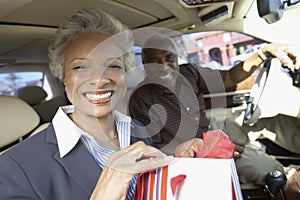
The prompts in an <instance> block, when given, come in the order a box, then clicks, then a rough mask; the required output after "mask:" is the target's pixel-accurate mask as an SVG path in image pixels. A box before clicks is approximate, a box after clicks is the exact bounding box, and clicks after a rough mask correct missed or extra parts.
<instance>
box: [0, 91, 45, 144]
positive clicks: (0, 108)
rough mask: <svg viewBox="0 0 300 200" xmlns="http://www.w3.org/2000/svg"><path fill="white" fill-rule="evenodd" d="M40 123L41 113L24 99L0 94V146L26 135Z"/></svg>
mask: <svg viewBox="0 0 300 200" xmlns="http://www.w3.org/2000/svg"><path fill="white" fill-rule="evenodd" d="M39 123H40V117H39V115H38V114H37V112H36V111H35V110H34V109H33V108H32V107H31V106H30V105H28V103H26V102H25V101H24V100H22V99H19V98H17V97H13V96H6V95H0V148H2V147H5V146H7V145H10V144H11V143H13V142H15V141H18V139H19V138H22V137H24V136H26V135H27V134H29V133H30V132H31V131H33V130H34V129H35V128H36V127H37V126H38V125H39Z"/></svg>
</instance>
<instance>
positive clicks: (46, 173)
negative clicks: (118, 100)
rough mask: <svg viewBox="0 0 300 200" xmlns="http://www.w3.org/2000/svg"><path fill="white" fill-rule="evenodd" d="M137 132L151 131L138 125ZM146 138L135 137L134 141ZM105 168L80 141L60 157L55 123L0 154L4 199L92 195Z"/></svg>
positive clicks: (56, 199)
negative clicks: (99, 164)
mask: <svg viewBox="0 0 300 200" xmlns="http://www.w3.org/2000/svg"><path fill="white" fill-rule="evenodd" d="M131 131H132V133H133V135H136V134H137V133H140V134H147V133H146V132H145V129H144V128H142V127H139V126H136V125H133V126H132V128H131ZM138 140H142V141H144V142H145V143H147V144H150V145H151V141H150V140H149V139H147V138H146V139H145V138H137V137H131V144H132V143H134V142H136V141H138ZM101 172H102V169H101V168H100V167H99V166H98V164H97V162H96V161H95V160H94V158H93V157H92V155H91V154H90V153H89V152H88V150H87V149H86V148H85V147H84V145H83V144H82V143H81V141H79V142H78V143H77V145H76V146H75V147H74V149H73V150H72V151H71V152H70V153H68V154H67V155H66V156H65V157H64V158H60V156H59V151H58V145H57V140H56V136H55V132H54V128H53V125H52V124H50V125H49V126H48V127H47V128H46V129H45V130H43V131H42V132H41V133H39V134H36V135H34V136H32V137H31V138H29V139H26V140H24V141H23V142H21V143H20V144H18V145H16V146H15V147H13V148H11V149H10V150H8V151H7V152H5V153H3V154H2V155H0V199H1V200H2V199H3V200H8V199H44V200H46V199H49V200H60V199H64V200H76V199H78V200H85V199H89V198H90V196H91V194H92V192H93V189H94V187H95V185H96V183H97V181H98V178H99V176H100V174H101Z"/></svg>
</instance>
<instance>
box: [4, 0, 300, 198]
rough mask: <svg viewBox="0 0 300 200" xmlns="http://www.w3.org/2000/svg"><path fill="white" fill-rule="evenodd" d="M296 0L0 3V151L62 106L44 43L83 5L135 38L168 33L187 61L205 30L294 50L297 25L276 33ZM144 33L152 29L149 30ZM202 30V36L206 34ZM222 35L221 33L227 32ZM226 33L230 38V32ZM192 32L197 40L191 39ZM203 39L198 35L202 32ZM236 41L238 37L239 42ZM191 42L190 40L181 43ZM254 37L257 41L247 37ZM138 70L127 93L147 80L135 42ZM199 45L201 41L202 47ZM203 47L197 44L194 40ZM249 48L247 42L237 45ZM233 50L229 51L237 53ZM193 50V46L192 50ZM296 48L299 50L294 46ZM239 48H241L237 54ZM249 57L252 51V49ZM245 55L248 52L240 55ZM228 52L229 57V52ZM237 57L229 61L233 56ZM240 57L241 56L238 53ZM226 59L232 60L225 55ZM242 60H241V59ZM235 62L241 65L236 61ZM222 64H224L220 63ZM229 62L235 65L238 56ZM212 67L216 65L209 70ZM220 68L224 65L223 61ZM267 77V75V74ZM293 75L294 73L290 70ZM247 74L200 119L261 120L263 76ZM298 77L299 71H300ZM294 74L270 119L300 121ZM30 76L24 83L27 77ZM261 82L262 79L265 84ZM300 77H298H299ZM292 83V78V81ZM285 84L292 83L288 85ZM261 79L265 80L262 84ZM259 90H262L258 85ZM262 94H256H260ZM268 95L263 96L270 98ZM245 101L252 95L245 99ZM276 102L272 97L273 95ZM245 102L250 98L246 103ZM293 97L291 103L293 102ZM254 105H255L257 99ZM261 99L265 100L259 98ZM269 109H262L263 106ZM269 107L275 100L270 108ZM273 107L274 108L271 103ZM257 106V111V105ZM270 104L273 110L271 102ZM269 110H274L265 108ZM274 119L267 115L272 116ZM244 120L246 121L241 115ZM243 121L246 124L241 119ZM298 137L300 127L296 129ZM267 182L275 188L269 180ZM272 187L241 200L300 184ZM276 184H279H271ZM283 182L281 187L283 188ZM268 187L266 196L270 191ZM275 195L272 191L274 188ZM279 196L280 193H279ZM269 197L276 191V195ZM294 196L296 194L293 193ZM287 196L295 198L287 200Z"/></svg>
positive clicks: (214, 59) (294, 15) (296, 11)
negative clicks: (239, 115)
mask: <svg viewBox="0 0 300 200" xmlns="http://www.w3.org/2000/svg"><path fill="white" fill-rule="evenodd" d="M298 2H300V1H296V0H286V1H282V0H76V1H72V0H51V1H39V0H23V1H19V0H4V1H1V2H0V5H1V6H0V44H1V45H0V153H2V152H4V151H6V150H7V149H9V148H11V147H12V146H14V145H16V144H17V143H19V142H21V141H22V140H25V139H26V138H28V137H30V136H31V135H32V134H36V133H38V132H39V130H41V129H43V128H45V127H47V126H48V124H49V123H50V122H51V120H52V118H53V116H54V114H55V112H56V110H57V108H58V107H59V106H61V105H68V104H70V102H68V100H67V97H66V94H65V88H64V85H63V83H61V82H60V81H59V80H58V79H57V78H55V77H53V76H52V75H51V73H50V70H49V68H48V64H49V58H48V46H49V44H50V43H51V41H52V40H53V35H54V33H55V31H56V30H57V28H58V26H59V24H60V22H61V20H62V19H63V18H64V17H68V16H70V15H71V14H73V13H74V11H76V10H79V9H82V8H97V9H100V10H104V11H106V12H107V13H109V14H112V15H113V16H115V17H116V18H117V19H119V20H120V21H121V22H123V23H124V24H126V25H127V26H128V27H129V28H130V29H132V30H133V31H136V32H137V33H138V31H139V30H143V29H145V30H147V28H155V29H156V30H157V29H159V30H160V29H161V30H162V31H166V30H170V31H171V32H172V33H173V36H174V38H175V39H177V41H178V44H179V47H180V48H182V49H185V50H187V53H185V55H187V57H186V60H183V62H186V61H191V60H192V56H189V55H192V54H193V55H195V52H196V54H197V53H198V55H199V52H200V51H198V50H196V51H193V50H192V46H193V45H194V46H193V48H194V49H195V48H196V47H195V46H197V48H198V49H199V48H202V45H203V41H204V38H205V37H208V36H207V35H208V34H207V33H210V37H216V35H218V34H220V37H221V38H223V40H224V41H225V40H227V39H226V38H228V37H229V35H230V36H231V38H233V37H236V38H235V39H236V40H239V41H242V38H241V37H240V36H239V35H238V34H231V33H232V32H234V33H239V34H243V35H244V36H245V37H246V36H247V37H251V38H252V39H251V41H252V43H251V45H252V47H253V45H260V44H265V43H272V42H276V43H289V44H294V45H296V46H297V47H300V40H299V39H298V37H299V36H298V35H299V32H298V31H297V30H296V29H297V25H296V24H293V26H292V27H291V28H292V29H291V28H290V29H288V28H282V27H283V26H284V25H287V24H288V23H287V22H292V20H294V21H295V22H296V21H297V19H299V15H300V4H298ZM149 30H150V29H149ZM204 33H205V35H204ZM225 33H226V34H225ZM229 33H230V34H229ZM196 34H198V35H196ZM201 34H202V35H201ZM237 37H239V38H237ZM187 38H189V40H188V39H187ZM195 38H198V39H199V38H200V39H199V40H197V41H196V40H195V42H194V43H191V42H187V41H190V40H191V39H195ZM253 38H255V39H253ZM136 41H137V42H136V44H135V45H136V49H135V55H136V68H134V70H132V71H130V72H129V73H128V75H127V88H128V95H129V94H130V92H131V90H132V89H134V88H135V86H136V85H137V84H138V83H140V82H141V81H142V80H143V79H144V78H145V73H144V71H143V67H142V63H141V61H140V59H141V58H140V57H141V55H140V54H141V53H140V49H139V48H138V47H139V41H138V38H137V40H136ZM201 41H202V42H201ZM200 42H201V43H200ZM241 44H243V46H244V47H245V46H247V45H248V46H247V47H249V43H247V44H246V42H245V40H244V41H243V42H239V45H240V46H242V45H241ZM237 47H238V46H237V45H236V46H234V45H233V48H235V50H236V49H237ZM197 48H196V49H197ZM203 49H204V48H203ZM220 49H221V50H222V48H218V47H217V46H213V45H211V46H209V51H207V50H206V49H205V50H203V52H204V53H206V54H207V55H209V58H208V60H207V61H206V62H201V63H200V64H202V66H204V65H207V66H208V67H211V66H217V67H220V63H219V62H221V61H220V55H221V54H220V52H219V51H220ZM299 49H300V48H299ZM243 52H244V50H243V51H242V50H241V51H239V54H242V53H243ZM251 52H255V50H251V51H250V53H249V55H250V54H251ZM245 53H246V51H245ZM227 54H228V53H227ZM239 54H237V53H235V56H237V55H239ZM243 55H245V54H243ZM229 57H232V56H231V55H230V56H229ZM239 59H240V58H239ZM238 61H239V60H238ZM226 62H227V61H226ZM232 62H237V59H235V60H234V61H233V59H232V60H231V63H232ZM215 63H218V65H215ZM221 63H222V62H221ZM222 65H223V66H224V67H225V68H226V69H227V68H229V67H232V66H231V64H230V61H228V62H227V63H225V62H223V63H222ZM265 73H266V72H265ZM295 73H296V72H295ZM258 74H259V73H257V74H256V75H255V76H251V77H249V79H247V81H246V82H243V83H241V84H240V85H239V86H237V87H235V88H232V89H230V90H228V91H224V92H222V93H206V94H205V95H204V97H205V103H206V115H207V116H209V117H214V118H216V119H217V120H218V121H222V120H224V119H225V118H227V117H231V116H233V115H234V114H235V113H236V112H242V111H244V112H246V115H247V116H245V119H244V120H248V121H249V120H252V121H255V120H257V119H258V118H260V117H263V111H265V110H267V109H260V111H261V112H260V113H259V114H257V115H255V114H256V113H257V112H255V111H256V110H258V109H257V108H258V107H259V106H261V107H260V108H262V105H264V106H263V107H264V108H265V107H267V105H268V103H264V104H263V103H262V104H259V106H257V105H258V104H255V105H254V103H253V99H256V98H257V94H255V95H256V96H253V95H254V92H253V90H254V88H257V87H259V86H260V85H265V80H266V79H267V78H266V75H265V74H264V75H262V74H261V75H258ZM299 74H300V73H299ZM299 74H298V75H297V74H295V75H294V79H293V80H294V86H292V84H290V85H289V84H287V85H288V86H287V87H290V86H291V88H292V89H291V90H285V89H283V90H282V91H283V92H286V93H285V95H284V96H290V95H291V94H292V95H294V96H293V98H285V99H280V102H279V101H278V102H276V104H277V105H278V104H282V105H283V106H282V110H276V112H277V113H276V114H278V113H284V114H287V115H290V116H292V117H295V118H298V119H299V118H300V104H299V102H300V101H299V100H300V96H299V94H300V88H299V87H297V86H295V85H297V84H298V82H297V81H299V79H300V75H299ZM28 77H30V79H28ZM263 78H264V79H263ZM297 78H298V79H297ZM293 80H292V81H293ZM287 81H288V82H289V81H290V78H289V79H288V80H287ZM262 82H263V83H262ZM298 85H299V84H298ZM259 88H261V87H259ZM262 92H263V89H262V90H261V91H260V93H259V94H258V95H259V96H261V93H262ZM270 95H272V97H273V93H270V94H269V95H265V96H266V97H270ZM250 97H251V98H250ZM274 98H275V96H274ZM250 99H251V101H250ZM291 99H294V100H295V99H296V100H295V101H293V102H291ZM256 102H258V101H256ZM261 102H263V101H261ZM126 103H127V102H124V104H123V103H122V104H120V111H122V112H124V113H125V114H126V113H127V104H126ZM266 104H267V105H266ZM274 104H275V103H274ZM274 104H272V105H274ZM255 106H256V107H255ZM269 106H271V105H270V104H269ZM270 109H271V110H272V109H273V110H274V106H273V107H272V106H271V107H270V108H269V110H270ZM276 114H273V115H276ZM247 117H248V118H247ZM246 118H247V119H246ZM299 132H300V130H299ZM261 142H263V144H264V145H266V146H267V148H268V151H270V154H272V155H274V156H277V157H278V159H279V160H280V162H282V163H284V165H286V166H288V165H293V166H295V165H296V166H299V165H300V154H295V153H293V152H289V151H287V150H285V149H283V148H281V147H279V146H276V145H275V144H273V143H272V142H271V141H270V140H268V139H266V138H262V139H261ZM272 184H273V183H272ZM272 184H271V189H270V186H269V189H268V188H258V187H255V186H253V185H242V192H243V196H244V198H245V199H288V198H286V197H285V196H286V195H290V196H291V197H290V199H293V198H294V197H295V199H299V198H300V193H299V191H300V189H299V186H300V182H298V185H297V184H296V185H297V187H298V194H288V193H286V195H284V192H283V191H282V190H281V189H282V185H281V184H282V183H278V182H276V183H275V186H274V185H272ZM276 184H277V185H276ZM284 184H285V183H284ZM270 190H271V192H270ZM272 190H274V191H272ZM278 191H280V192H278ZM274 193H275V194H274ZM293 195H294V196H293ZM292 196H293V197H292Z"/></svg>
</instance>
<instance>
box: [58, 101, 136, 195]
mask: <svg viewBox="0 0 300 200" xmlns="http://www.w3.org/2000/svg"><path fill="white" fill-rule="evenodd" d="M74 108H75V107H74V106H73V105H71V106H62V107H60V108H59V109H58V111H57V113H56V115H55V117H54V119H53V126H54V129H55V132H56V137H57V142H58V148H59V153H60V157H61V158H63V157H64V156H65V155H66V154H68V153H69V152H70V151H71V150H72V149H73V148H74V147H75V145H76V144H77V142H78V141H79V140H81V141H82V142H83V143H84V145H85V146H86V147H87V149H88V151H89V152H90V153H91V154H92V156H93V157H94V158H95V160H96V162H97V163H98V165H99V166H100V167H101V168H102V169H103V168H104V166H105V164H106V162H107V161H108V157H109V156H110V154H111V153H112V152H114V151H115V150H114V149H109V148H106V147H103V146H100V145H99V144H98V143H97V142H96V140H95V139H94V138H93V137H92V136H91V135H89V134H88V133H86V132H85V131H83V130H82V129H80V128H79V127H78V126H76V124H75V123H73V121H72V120H71V119H70V118H69V117H68V114H71V113H73V112H74ZM114 118H115V125H116V129H117V133H118V138H119V144H120V149H124V148H126V147H128V146H129V145H130V138H131V137H130V124H131V118H130V117H128V116H126V115H124V114H122V113H120V112H118V111H115V112H114ZM136 179H137V177H135V178H134V179H133V180H132V181H131V182H130V186H129V189H128V193H127V197H126V199H133V197H134V194H135V183H136Z"/></svg>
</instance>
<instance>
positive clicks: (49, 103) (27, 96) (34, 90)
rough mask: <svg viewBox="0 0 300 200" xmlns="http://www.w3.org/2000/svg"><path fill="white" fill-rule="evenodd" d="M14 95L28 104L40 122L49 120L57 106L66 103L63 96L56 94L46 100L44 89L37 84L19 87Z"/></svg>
mask: <svg viewBox="0 0 300 200" xmlns="http://www.w3.org/2000/svg"><path fill="white" fill-rule="evenodd" d="M16 96H17V97H19V98H20V99H23V100H24V101H26V102H27V103H28V104H30V105H31V106H32V107H33V108H34V109H35V110H36V112H37V113H38V114H39V116H40V118H41V123H46V122H51V120H52V118H53V117H54V115H55V113H56V111H57V109H58V107H59V106H62V105H66V104H67V100H66V98H65V97H64V96H56V97H53V98H52V99H50V100H46V97H47V96H48V95H47V93H46V91H45V90H44V89H43V88H41V87H39V86H27V87H23V88H20V89H19V90H18V91H17V93H16Z"/></svg>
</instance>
